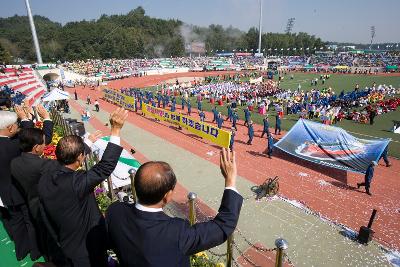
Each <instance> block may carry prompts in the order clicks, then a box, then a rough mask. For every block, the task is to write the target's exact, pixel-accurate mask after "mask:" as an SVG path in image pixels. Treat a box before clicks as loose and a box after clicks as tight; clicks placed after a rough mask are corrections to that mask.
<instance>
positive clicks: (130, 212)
mask: <svg viewBox="0 0 400 267" xmlns="http://www.w3.org/2000/svg"><path fill="white" fill-rule="evenodd" d="M220 168H221V172H222V175H223V176H224V178H225V190H224V194H223V197H222V201H221V206H220V208H219V213H218V214H217V216H216V217H215V218H214V219H212V220H210V221H208V222H204V223H197V224H194V225H193V226H190V225H189V222H188V221H186V220H183V219H180V218H171V217H169V216H167V215H166V214H165V213H164V212H163V210H162V208H163V207H164V206H165V205H167V204H168V202H170V201H171V200H172V195H173V191H174V188H175V184H176V177H175V174H174V172H173V170H172V169H171V167H170V166H169V165H168V164H167V163H165V162H159V161H156V162H147V163H145V164H143V165H142V166H141V167H140V168H139V169H138V171H137V173H136V176H135V183H134V186H135V190H136V195H137V199H138V201H137V203H136V204H135V205H131V204H127V203H114V204H112V205H111V206H110V207H109V209H108V210H107V213H106V223H107V229H108V236H109V239H110V243H111V245H112V248H113V249H114V251H115V252H116V254H117V256H118V258H119V260H120V264H121V266H146V267H148V266H190V262H189V256H190V255H192V254H194V253H197V252H199V251H203V250H207V249H209V248H212V247H215V246H218V245H220V244H222V243H223V242H225V241H226V239H227V238H228V237H229V236H230V235H231V234H232V233H233V231H234V230H235V228H236V225H237V222H238V219H239V213H240V209H241V206H242V202H243V198H242V196H240V194H239V193H238V192H237V191H236V189H235V186H236V175H237V170H236V161H235V152H229V150H228V149H225V148H223V150H222V152H221V156H220Z"/></svg>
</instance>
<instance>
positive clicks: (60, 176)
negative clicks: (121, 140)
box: [38, 143, 122, 259]
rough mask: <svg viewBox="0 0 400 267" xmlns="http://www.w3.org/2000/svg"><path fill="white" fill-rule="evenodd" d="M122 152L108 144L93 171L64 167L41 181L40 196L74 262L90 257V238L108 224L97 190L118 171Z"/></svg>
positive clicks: (64, 248) (58, 236)
mask: <svg viewBox="0 0 400 267" xmlns="http://www.w3.org/2000/svg"><path fill="white" fill-rule="evenodd" d="M121 152H122V147H120V146H118V145H115V144H113V143H108V145H107V147H106V150H105V151H104V154H103V157H102V159H101V160H100V161H99V163H97V164H96V165H95V166H93V167H92V168H91V169H90V170H89V171H73V170H71V169H68V168H66V167H64V166H62V167H60V169H59V170H57V171H56V172H53V173H46V174H45V175H44V176H42V177H41V178H40V181H39V187H38V189H39V197H40V199H41V202H42V203H43V206H44V209H45V211H46V213H47V215H48V216H49V217H50V218H49V219H50V220H51V222H52V224H53V227H54V230H55V231H56V235H57V238H58V242H59V243H60V245H61V248H62V250H63V252H64V254H65V255H66V256H67V257H69V258H70V259H74V258H82V257H87V256H88V255H89V253H90V251H89V250H90V248H89V247H90V246H91V245H92V244H93V243H92V242H91V240H89V239H90V238H96V234H95V232H96V231H97V230H99V229H100V228H101V225H102V222H103V223H104V219H103V216H102V215H101V213H100V210H99V207H98V205H97V203H96V199H95V196H94V193H93V190H94V188H95V187H96V186H97V185H99V184H100V183H101V182H102V181H104V180H105V179H107V178H108V177H109V176H110V175H111V173H112V172H113V171H114V169H115V167H116V166H117V163H118V159H119V156H120V155H121ZM103 226H104V225H103ZM97 237H100V236H97ZM95 242H96V241H95ZM98 253H99V251H98Z"/></svg>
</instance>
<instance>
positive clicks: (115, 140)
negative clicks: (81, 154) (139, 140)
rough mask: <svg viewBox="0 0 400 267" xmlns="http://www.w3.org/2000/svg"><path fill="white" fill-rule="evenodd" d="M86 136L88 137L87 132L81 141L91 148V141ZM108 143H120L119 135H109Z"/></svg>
mask: <svg viewBox="0 0 400 267" xmlns="http://www.w3.org/2000/svg"><path fill="white" fill-rule="evenodd" d="M88 137H89V134H86V135H85V136H84V139H83V142H85V144H86V145H87V146H88V147H90V148H92V146H93V142H92V141H90V140H89V138H88ZM110 143H113V144H116V145H120V144H121V137H119V136H113V135H111V136H110Z"/></svg>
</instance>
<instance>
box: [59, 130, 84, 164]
mask: <svg viewBox="0 0 400 267" xmlns="http://www.w3.org/2000/svg"><path fill="white" fill-rule="evenodd" d="M84 152H85V144H84V143H83V140H82V138H80V137H79V136H77V135H68V136H65V137H63V138H61V140H60V141H59V142H58V144H57V147H56V157H57V160H58V161H59V162H60V163H61V164H63V165H69V164H72V163H74V162H76V161H77V160H78V157H79V155H81V154H83V153H84Z"/></svg>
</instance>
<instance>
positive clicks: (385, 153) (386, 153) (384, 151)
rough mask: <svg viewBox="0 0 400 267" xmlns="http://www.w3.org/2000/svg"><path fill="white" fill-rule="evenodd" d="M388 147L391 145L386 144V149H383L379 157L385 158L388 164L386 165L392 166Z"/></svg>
mask: <svg viewBox="0 0 400 267" xmlns="http://www.w3.org/2000/svg"><path fill="white" fill-rule="evenodd" d="M388 147H389V145H387V146H386V148H385V150H383V153H382V155H381V157H380V158H379V160H381V159H383V161H384V162H385V164H386V167H390V166H392V164H391V163H390V162H389V159H388Z"/></svg>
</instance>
